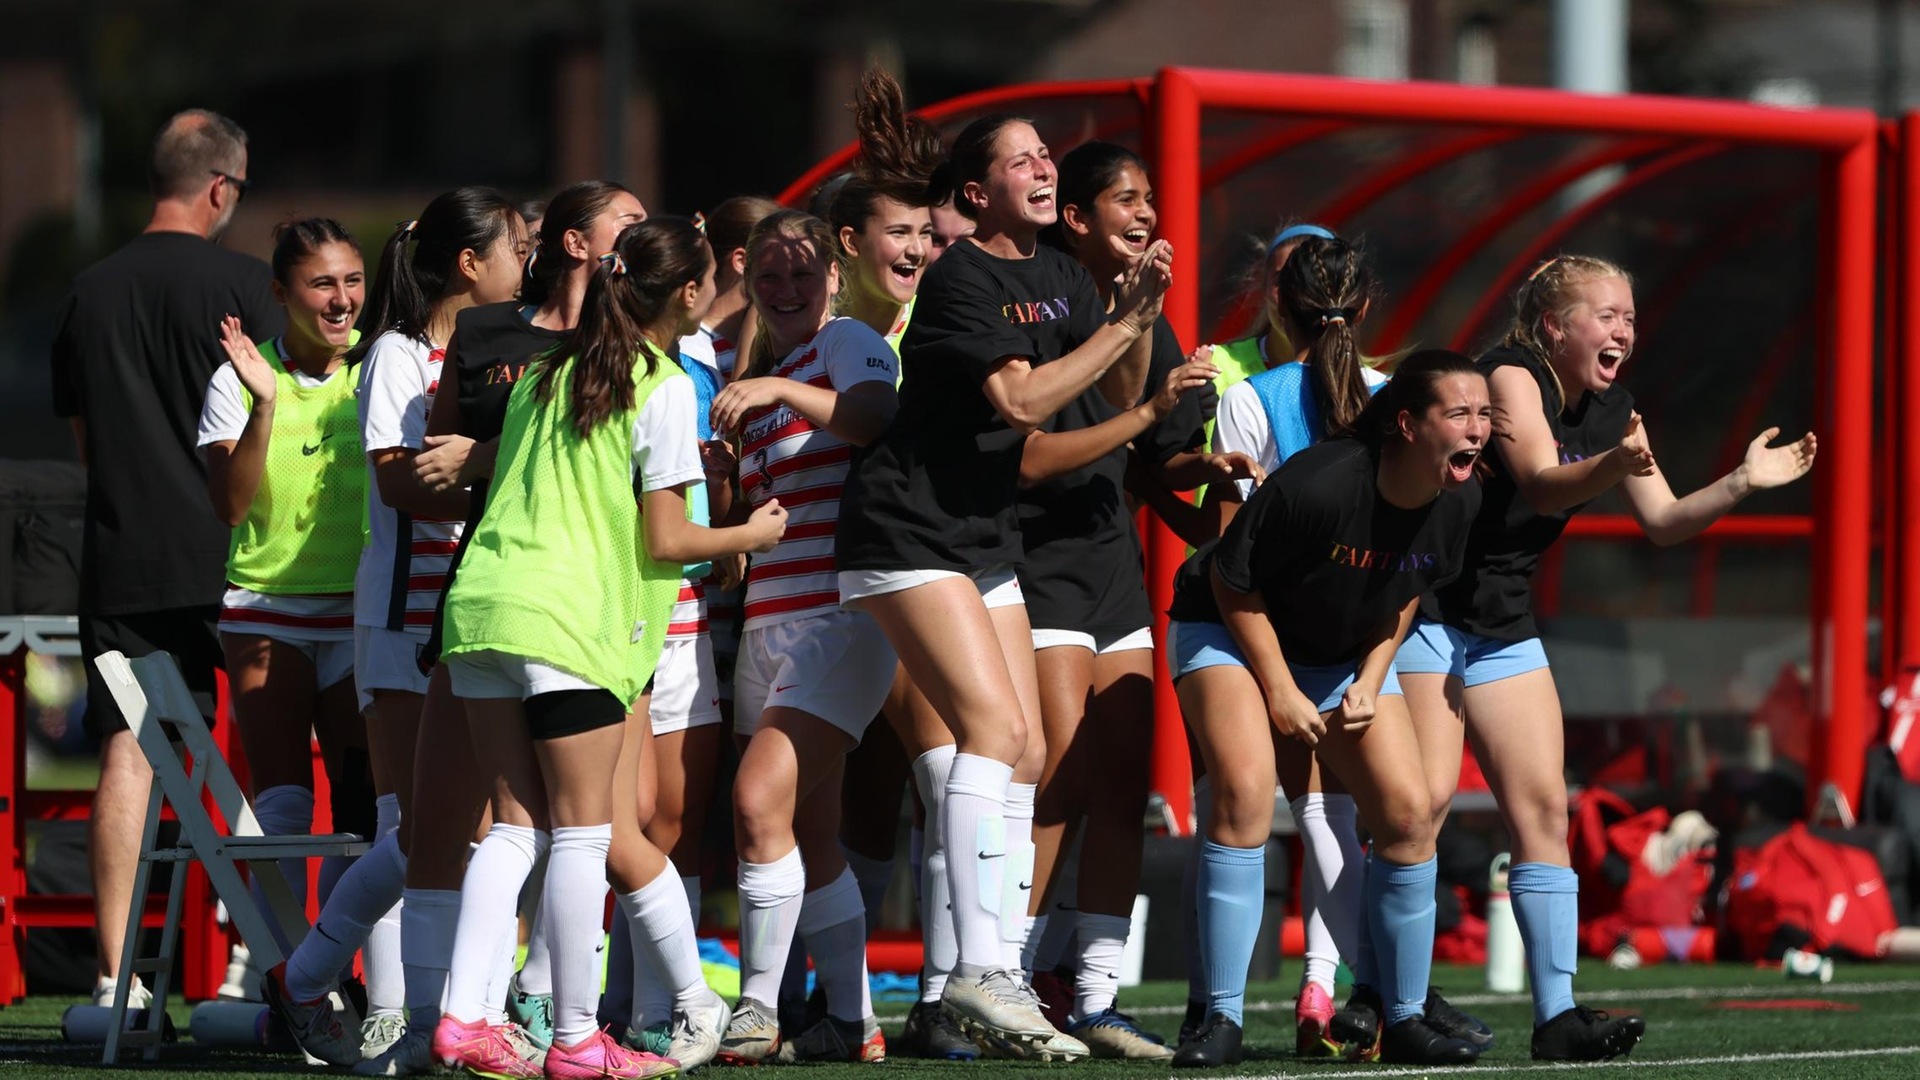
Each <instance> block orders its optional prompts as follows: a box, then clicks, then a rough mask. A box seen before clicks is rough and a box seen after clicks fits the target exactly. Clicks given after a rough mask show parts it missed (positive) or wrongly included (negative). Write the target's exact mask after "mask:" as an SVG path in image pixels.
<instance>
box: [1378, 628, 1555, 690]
mask: <svg viewBox="0 0 1920 1080" xmlns="http://www.w3.org/2000/svg"><path fill="white" fill-rule="evenodd" d="M1393 664H1394V666H1395V667H1397V668H1399V669H1400V670H1401V671H1404V672H1406V673H1407V674H1409V675H1451V676H1453V677H1454V678H1456V679H1459V680H1460V682H1461V684H1462V685H1465V686H1479V685H1480V684H1482V683H1490V682H1499V681H1500V680H1501V679H1511V678H1513V677H1514V676H1515V675H1525V674H1526V673H1527V672H1529V671H1538V670H1540V669H1541V668H1543V667H1546V666H1547V653H1546V650H1544V649H1542V648H1541V647H1540V639H1539V638H1528V639H1527V640H1525V641H1498V640H1495V639H1494V638H1490V637H1481V636H1480V635H1479V634H1470V633H1468V632H1467V631H1465V630H1458V629H1455V628H1454V627H1451V626H1448V625H1446V624H1445V623H1437V622H1434V621H1432V620H1430V619H1427V618H1424V617H1422V618H1416V619H1415V620H1414V622H1413V629H1411V630H1409V631H1407V640H1405V641H1403V642H1401V643H1400V652H1399V653H1398V654H1396V655H1395V656H1394V658H1393Z"/></svg>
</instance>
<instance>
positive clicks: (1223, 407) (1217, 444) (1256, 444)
mask: <svg viewBox="0 0 1920 1080" xmlns="http://www.w3.org/2000/svg"><path fill="white" fill-rule="evenodd" d="M1291 363H1292V364H1294V365H1296V366H1298V367H1301V368H1305V367H1306V365H1305V364H1304V363H1302V362H1301V361H1298V360H1294V361H1291ZM1285 366H1287V365H1285V364H1281V365H1276V369H1277V368H1278V367H1285ZM1360 374H1361V377H1362V378H1364V379H1366V381H1367V386H1368V388H1369V389H1371V388H1373V387H1377V386H1380V385H1381V384H1383V383H1385V382H1386V381H1387V377H1386V376H1385V375H1382V374H1380V373H1379V372H1377V371H1375V370H1373V369H1372V368H1370V367H1363V368H1361V369H1360ZM1308 377H1311V374H1310V373H1309V374H1308ZM1236 451H1237V452H1239V453H1242V454H1245V455H1247V456H1248V457H1250V458H1252V459H1254V460H1255V461H1257V462H1259V463H1260V468H1261V469H1263V470H1265V471H1266V472H1269V473H1271V472H1272V471H1273V470H1275V469H1277V468H1279V467H1280V448H1279V442H1278V440H1276V439H1275V438H1274V437H1273V422H1272V421H1271V420H1270V419H1268V417H1267V408H1266V406H1265V405H1262V404H1261V403H1260V394H1259V392H1258V391H1256V390H1254V388H1253V385H1252V382H1251V381H1250V380H1243V381H1241V382H1237V383H1234V384H1233V385H1232V386H1229V387H1227V392H1226V393H1224V394H1221V395H1220V409H1219V411H1218V413H1216V414H1215V416H1214V428H1213V452H1214V453H1216V454H1231V453H1234V452H1236ZM1233 483H1234V487H1235V488H1237V489H1239V492H1240V501H1241V502H1245V501H1247V500H1248V499H1249V498H1251V497H1252V496H1253V488H1254V483H1253V481H1252V480H1235V481H1234V482H1233Z"/></svg>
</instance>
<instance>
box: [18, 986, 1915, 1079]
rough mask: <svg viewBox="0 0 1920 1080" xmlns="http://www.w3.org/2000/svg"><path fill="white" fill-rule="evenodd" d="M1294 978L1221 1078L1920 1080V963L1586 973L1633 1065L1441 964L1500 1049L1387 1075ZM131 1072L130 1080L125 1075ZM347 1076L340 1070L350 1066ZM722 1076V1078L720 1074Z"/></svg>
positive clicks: (857, 1070) (231, 1063)
mask: <svg viewBox="0 0 1920 1080" xmlns="http://www.w3.org/2000/svg"><path fill="white" fill-rule="evenodd" d="M1296 979H1297V976H1295V977H1289V978H1287V979H1284V980H1282V981H1280V982H1267V983H1256V984H1254V985H1253V986H1252V987H1250V988H1249V989H1248V995H1247V999H1248V1002H1249V1006H1250V1007H1249V1009H1248V1012H1247V1040H1248V1048H1249V1051H1250V1055H1249V1058H1248V1060H1247V1061H1246V1062H1245V1063H1244V1064H1242V1065H1240V1066H1239V1067H1237V1068H1234V1069H1229V1070H1222V1071H1221V1072H1222V1073H1223V1074H1230V1075H1242V1076H1259V1077H1277V1076H1306V1075H1338V1074H1342V1073H1350V1074H1355V1075H1362V1076H1369V1077H1387V1076H1436V1075H1453V1074H1464V1073H1483V1074H1487V1075H1499V1076H1510V1075H1512V1074H1515V1073H1521V1072H1538V1071H1545V1070H1555V1071H1564V1070H1566V1069H1569V1068H1579V1069H1606V1070H1625V1071H1631V1072H1635V1073H1645V1072H1649V1071H1650V1072H1652V1073H1653V1074H1656V1075H1659V1076H1662V1077H1668V1076H1671V1077H1683V1078H1689V1080H1692V1078H1701V1077H1757V1078H1774V1077H1845V1078H1847V1080H1870V1078H1877V1077H1915V1076H1920V965H1894V964H1873V965H1867V964H1859V965H1846V966H1842V967H1840V968H1839V969H1838V970H1837V971H1836V972H1835V974H1834V980H1833V982H1832V984H1830V985H1828V986H1821V985H1820V984H1818V983H1815V982H1803V981H1795V982H1788V981H1786V980H1785V979H1784V978H1782V976H1781V973H1780V971H1779V970H1778V969H1764V968H1750V967H1739V966H1733V965H1720V966H1716V967H1661V968H1645V969H1642V970H1639V971H1631V972H1619V971H1610V970H1608V969H1607V968H1606V967H1605V966H1604V965H1603V964H1599V963H1597V962H1594V961H1587V962H1585V963H1584V964H1583V965H1582V971H1581V976H1580V979H1579V980H1578V983H1577V985H1578V986H1579V988H1580V991H1581V995H1580V996H1581V1000H1582V1001H1583V1002H1585V1003H1587V1004H1590V1005H1592V1006H1594V1007H1596V1008H1602V1009H1609V1010H1617V1011H1626V1012H1634V1011H1638V1012H1641V1013H1643V1014H1644V1015H1645V1016H1646V1017H1647V1028H1648V1030H1647V1037H1646V1040H1645V1041H1644V1042H1642V1043H1641V1044H1640V1047H1639V1049H1637V1050H1635V1051H1634V1053H1633V1056H1632V1057H1628V1058H1620V1059H1618V1060H1615V1061H1613V1062H1609V1063H1605V1064H1585V1065H1579V1066H1553V1065H1546V1064H1539V1063H1535V1062H1533V1061H1531V1060H1529V1059H1528V1052H1527V1036H1528V1032H1529V1028H1530V1025H1531V1022H1532V1010H1531V1008H1530V1006H1529V1005H1528V1004H1527V1003H1526V1001H1525V1000H1524V999H1523V998H1520V997H1517V996H1502V995H1491V994H1485V993H1481V992H1479V991H1478V988H1479V987H1480V986H1481V985H1482V973H1481V972H1480V971H1479V970H1478V969H1473V968H1448V967H1439V968H1436V969H1435V971H1434V980H1435V982H1436V983H1438V984H1439V985H1440V986H1441V987H1443V988H1449V989H1450V990H1451V992H1450V993H1449V994H1448V997H1449V999H1450V1000H1452V1001H1453V1002H1454V1003H1455V1004H1457V1005H1460V1006H1461V1007H1463V1008H1466V1009H1468V1010H1469V1011H1471V1012H1473V1013H1475V1014H1476V1015H1478V1016H1480V1017H1482V1018H1483V1019H1485V1020H1486V1021H1487V1022H1488V1023H1490V1024H1492V1025H1493V1027H1494V1029H1495V1030H1496V1031H1497V1032H1498V1035H1499V1041H1498V1042H1496V1043H1495V1045H1494V1048H1493V1049H1492V1050H1490V1051H1488V1052H1487V1054H1486V1056H1485V1057H1483V1058H1481V1059H1480V1063H1479V1064H1477V1065H1472V1066H1465V1067H1461V1068H1452V1069H1417V1068H1402V1067H1397V1066H1390V1065H1352V1064H1345V1063H1338V1062H1321V1061H1308V1060H1302V1059H1300V1058H1296V1057H1294V1056H1293V1009H1292V1003H1291V998H1292V994H1293V990H1294V987H1295V985H1296ZM1184 991H1185V988H1184V987H1183V986H1181V985H1178V984H1175V983H1150V984H1148V985H1145V986H1140V987H1135V988H1131V989H1128V990H1126V991H1123V992H1122V995H1121V999H1122V1004H1123V1006H1124V1007H1126V1008H1128V1009H1130V1010H1131V1011H1132V1012H1133V1013H1134V1015H1135V1016H1136V1017H1137V1018H1138V1019H1139V1020H1140V1022H1141V1024H1142V1025H1143V1026H1145V1027H1147V1028H1148V1029H1150V1030H1154V1031H1158V1032H1162V1033H1167V1034H1170V1033H1172V1032H1173V1031H1174V1030H1175V1029H1176V1028H1178V1027H1179V1024H1180V1013H1181V1004H1180V1003H1181V1002H1182V1000H1183V999H1184V997H1185V992H1184ZM74 1000H75V999H71V998H46V997H40V998H29V999H28V1000H26V1001H25V1002H22V1003H21V1004H19V1005H14V1006H11V1007H8V1008H5V1009H0V1076H3V1077H6V1078H7V1080H15V1078H18V1080H56V1078H66V1077H77V1076H97V1075H100V1074H102V1073H104V1072H106V1071H107V1070H104V1069H102V1068H101V1067H100V1065H99V1048H98V1047H81V1046H69V1045H67V1044H65V1043H62V1042H61V1041H60V1014H61V1012H62V1011H63V1010H64V1009H65V1008H66V1007H67V1006H68V1005H71V1004H73V1003H74ZM875 1008H876V1010H877V1011H878V1012H879V1013H880V1015H881V1022H882V1024H883V1025H884V1026H885V1027H886V1029H887V1033H888V1034H889V1035H893V1034H895V1033H897V1032H898V1030H899V1025H900V1023H901V1021H902V1020H903V1019H904V1018H905V1013H906V1005H905V1004H904V1003H899V1002H886V1001H882V1002H876V1004H875ZM173 1014H174V1015H173V1018H174V1021H175V1023H176V1024H177V1025H178V1026H179V1027H180V1029H181V1030H182V1032H183V1033H184V1031H185V1030H186V1019H187V1016H186V1014H187V1010H186V1009H185V1008H184V1007H179V1006H176V1007H175V1009H174V1010H173ZM128 1068H129V1069H133V1070H149V1071H159V1072H162V1073H165V1074H166V1075H168V1076H169V1077H179V1078H182V1080H185V1078H192V1077H220V1078H222V1080H242V1078H247V1077H283V1076H286V1075H287V1074H289V1073H297V1072H305V1071H307V1070H306V1069H305V1067H304V1066H302V1065H300V1064H298V1063H297V1062H296V1061H295V1060H294V1059H292V1058H288V1057H277V1056H273V1055H269V1054H265V1053H260V1052H248V1051H241V1050H224V1049H201V1048H196V1047H194V1045H193V1043H192V1042H191V1041H190V1040H187V1039H185V1038H184V1035H183V1041H181V1042H179V1043H177V1044H174V1045H173V1046H170V1047H168V1048H167V1049H166V1050H165V1051H163V1053H162V1056H161V1060H160V1061H159V1062H158V1063H157V1064H154V1065H147V1064H144V1063H141V1064H136V1065H133V1066H129V1067H128ZM796 1068H805V1069H808V1070H809V1073H808V1075H810V1076H811V1077H813V1078H814V1080H855V1078H856V1077H868V1078H871V1077H872V1076H873V1070H874V1069H875V1068H880V1069H886V1070H890V1071H895V1072H913V1073H915V1074H918V1075H920V1076H922V1077H923V1078H926V1080H932V1078H933V1077H935V1076H937V1075H938V1074H941V1073H949V1074H951V1073H960V1072H962V1071H964V1072H965V1074H967V1075H972V1076H980V1075H1000V1074H1011V1073H1015V1072H1019V1073H1027V1074H1031V1073H1033V1072H1035V1071H1071V1072H1072V1073H1073V1074H1074V1075H1075V1076H1078V1077H1082V1078H1085V1080H1102V1078H1118V1077H1129V1078H1137V1077H1139V1076H1140V1075H1141V1074H1143V1073H1151V1072H1161V1071H1167V1070H1164V1067H1163V1066H1155V1065H1137V1064H1135V1065H1129V1064H1123V1063H1107V1062H1087V1063H1081V1064H1075V1065H1040V1064H1024V1063H1022V1064H1014V1063H1008V1062H978V1063H974V1064H970V1065H968V1064H949V1063H944V1062H942V1063H935V1062H922V1061H909V1060H906V1059H904V1058H898V1059H894V1060H892V1061H889V1062H887V1063H886V1064H885V1065H883V1066H877V1067H876V1066H853V1065H845V1066H824V1065H820V1066H796ZM122 1071H123V1072H124V1070H122ZM340 1071H341V1072H343V1073H344V1070H340ZM715 1071H720V1070H717V1069H716V1070H715Z"/></svg>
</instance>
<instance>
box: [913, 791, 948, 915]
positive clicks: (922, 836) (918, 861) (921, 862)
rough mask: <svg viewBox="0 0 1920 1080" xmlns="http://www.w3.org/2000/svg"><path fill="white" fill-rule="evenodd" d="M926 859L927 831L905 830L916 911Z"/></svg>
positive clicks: (920, 895)
mask: <svg viewBox="0 0 1920 1080" xmlns="http://www.w3.org/2000/svg"><path fill="white" fill-rule="evenodd" d="M941 790H942V791H945V790H946V789H945V788H942V789H941ZM927 817H928V819H929V820H931V819H932V817H933V815H932V814H928V815H927ZM926 859H927V831H926V830H925V829H923V828H921V827H920V826H918V825H915V826H914V827H913V828H911V829H908V830H907V870H908V872H909V873H911V874H912V875H913V902H914V905H915V907H916V909H917V908H918V906H919V904H920V897H922V896H924V895H925V894H926V890H925V889H923V888H922V887H921V880H920V878H921V872H922V868H923V867H924V866H925V864H926Z"/></svg>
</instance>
